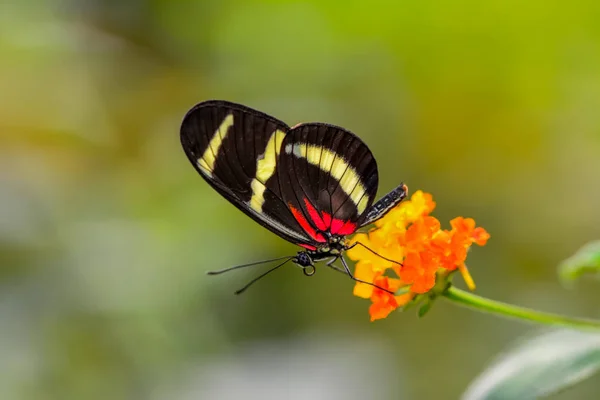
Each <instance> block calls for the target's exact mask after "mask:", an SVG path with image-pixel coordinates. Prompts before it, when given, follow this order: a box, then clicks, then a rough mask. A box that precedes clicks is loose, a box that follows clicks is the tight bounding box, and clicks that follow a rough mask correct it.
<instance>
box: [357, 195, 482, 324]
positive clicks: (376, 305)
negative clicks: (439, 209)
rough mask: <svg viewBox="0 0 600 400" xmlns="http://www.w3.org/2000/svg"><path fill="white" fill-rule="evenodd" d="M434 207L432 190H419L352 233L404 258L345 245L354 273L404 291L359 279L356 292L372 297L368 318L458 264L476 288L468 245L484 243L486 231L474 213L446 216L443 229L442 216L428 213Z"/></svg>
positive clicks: (371, 246)
mask: <svg viewBox="0 0 600 400" xmlns="http://www.w3.org/2000/svg"><path fill="white" fill-rule="evenodd" d="M434 208H435V202H434V201H433V198H432V196H431V195H430V194H428V193H424V192H422V191H417V192H415V193H414V194H413V195H412V197H411V199H410V200H407V201H404V202H402V203H400V204H399V205H398V206H397V207H395V208H394V209H392V210H391V211H390V212H389V213H387V214H386V215H385V216H384V217H383V218H381V219H380V220H378V221H376V222H375V229H373V230H371V231H370V232H369V233H367V234H364V233H359V234H357V235H355V236H354V238H353V242H360V243H362V244H364V245H365V246H366V247H368V248H369V249H371V250H373V251H374V252H375V253H377V254H379V255H380V256H383V257H385V258H387V259H389V260H395V261H398V262H400V263H401V264H402V265H400V264H398V263H395V262H392V261H388V260H385V259H384V258H382V257H380V256H378V255H375V254H373V253H372V252H371V251H369V250H368V249H366V248H365V247H363V246H355V247H353V248H352V249H350V250H349V251H348V256H349V257H350V258H351V259H353V260H356V261H357V263H356V270H355V273H354V274H355V277H356V278H357V279H360V280H362V281H365V282H370V283H373V284H375V285H377V286H379V287H381V288H384V289H386V290H389V291H392V292H397V291H398V290H400V289H403V291H404V293H402V294H399V295H396V296H394V295H391V294H390V293H388V292H386V291H384V290H381V289H378V288H376V287H374V286H372V285H368V284H365V283H359V282H357V283H356V286H355V287H354V295H355V296H358V297H363V298H370V299H371V302H372V304H371V307H370V308H369V313H370V315H371V321H373V320H376V319H380V318H385V317H387V316H388V314H389V313H390V312H392V311H393V310H395V309H396V308H398V307H400V306H402V305H405V304H407V303H408V302H410V301H411V300H412V299H413V298H414V297H415V296H416V295H418V294H424V293H427V292H428V291H430V290H431V289H432V288H433V287H434V285H435V283H436V276H438V272H447V271H453V270H456V269H459V271H460V272H461V274H462V275H463V277H464V278H465V281H466V283H467V285H468V286H469V287H470V288H471V289H474V283H473V281H472V279H471V277H470V275H469V273H468V271H467V268H466V266H465V259H466V258H467V251H468V250H469V248H470V247H471V245H472V244H473V243H476V244H478V245H479V246H483V245H485V243H486V242H487V240H488V239H489V237H490V235H489V234H488V233H487V232H486V231H485V229H483V228H480V227H475V221H474V220H473V219H472V218H463V217H457V218H454V219H453V220H452V221H450V226H451V227H452V229H450V230H446V229H441V226H440V222H439V221H438V220H437V219H436V218H434V217H432V216H430V215H429V214H430V213H431V212H432V211H433V209H434ZM388 270H392V271H394V272H395V274H396V275H397V277H398V278H392V277H389V276H387V275H385V273H386V272H387V271H388Z"/></svg>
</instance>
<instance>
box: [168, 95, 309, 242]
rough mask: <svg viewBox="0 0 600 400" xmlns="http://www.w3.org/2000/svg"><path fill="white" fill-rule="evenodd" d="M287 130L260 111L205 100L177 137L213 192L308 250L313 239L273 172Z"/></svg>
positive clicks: (185, 118) (193, 112) (184, 121)
mask: <svg viewBox="0 0 600 400" xmlns="http://www.w3.org/2000/svg"><path fill="white" fill-rule="evenodd" d="M288 131H289V127H288V126H287V125H286V124H285V123H283V122H281V121H279V120H277V119H275V118H273V117H271V116H269V115H267V114H264V113H262V112H259V111H256V110H253V109H251V108H248V107H245V106H242V105H240V104H235V103H230V102H226V101H206V102H203V103H200V104H198V105H196V106H195V107H194V108H192V109H191V110H190V111H189V112H188V113H187V114H186V116H185V117H184V119H183V122H182V124H181V132H180V134H181V144H182V146H183V149H184V151H185V153H186V155H187V156H188V159H189V160H190V162H191V163H192V165H193V166H194V168H195V169H196V170H197V171H198V173H199V174H200V175H201V176H202V177H203V178H204V180H206V181H207V182H208V183H209V184H210V185H211V186H212V187H213V188H214V189H215V190H216V191H217V192H219V193H220V194H221V195H222V196H223V197H225V198H226V199H227V200H229V201H230V202H231V203H233V204H234V205H235V206H236V207H237V208H239V209H240V210H242V211H243V212H244V213H246V215H248V216H250V217H251V218H253V219H254V220H255V221H257V222H258V223H259V224H261V225H262V226H264V227H266V228H267V229H269V230H271V231H272V232H273V233H275V234H277V235H279V236H280V237H282V238H284V239H286V240H288V241H290V242H292V243H295V244H299V245H305V247H309V248H310V247H312V246H311V243H313V242H314V240H313V239H312V238H310V237H309V236H307V234H306V233H305V231H304V230H303V229H302V227H301V226H300V224H299V222H298V220H297V219H296V218H294V215H293V213H292V211H291V210H290V208H289V207H288V205H287V203H286V202H285V200H284V196H283V194H282V190H283V185H282V183H281V182H280V181H279V178H278V174H277V173H276V171H277V169H278V168H279V165H278V158H279V155H280V152H281V146H282V144H283V141H284V140H285V137H286V136H287V134H288Z"/></svg>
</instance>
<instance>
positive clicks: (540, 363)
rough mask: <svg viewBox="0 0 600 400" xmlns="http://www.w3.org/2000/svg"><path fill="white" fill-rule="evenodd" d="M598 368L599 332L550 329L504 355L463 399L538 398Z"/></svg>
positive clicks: (588, 375)
mask: <svg viewBox="0 0 600 400" xmlns="http://www.w3.org/2000/svg"><path fill="white" fill-rule="evenodd" d="M599 368H600V333H589V332H581V331H571V330H556V331H549V332H545V333H542V334H541V335H538V336H536V337H530V338H528V339H526V340H524V341H522V342H521V343H520V344H517V345H516V346H514V347H513V348H511V349H509V350H508V351H507V352H505V353H504V354H502V355H501V356H500V357H499V358H498V359H497V360H496V361H495V362H494V363H493V364H492V365H491V366H490V367H489V368H488V369H487V370H485V371H484V372H483V373H482V374H481V375H480V376H479V377H478V378H477V379H475V381H474V382H473V383H472V384H471V385H470V386H469V388H468V389H467V391H466V392H465V394H464V395H463V397H462V399H463V400H482V399H487V400H492V399H493V400H500V399H506V400H508V399H519V400H527V399H538V398H540V397H542V396H547V395H549V394H552V393H555V392H557V391H559V390H562V389H565V388H567V387H569V386H572V385H574V384H576V383H577V382H580V381H582V380H584V379H586V378H588V377H590V376H591V375H593V374H594V373H595V372H596V371H597V370H598V369H599Z"/></svg>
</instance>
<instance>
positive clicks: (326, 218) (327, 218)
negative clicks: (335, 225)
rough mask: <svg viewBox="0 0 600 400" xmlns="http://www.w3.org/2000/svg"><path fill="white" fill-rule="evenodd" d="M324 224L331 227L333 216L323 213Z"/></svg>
mask: <svg viewBox="0 0 600 400" xmlns="http://www.w3.org/2000/svg"><path fill="white" fill-rule="evenodd" d="M323 222H324V223H325V226H328V227H331V215H330V214H327V213H326V212H325V211H323Z"/></svg>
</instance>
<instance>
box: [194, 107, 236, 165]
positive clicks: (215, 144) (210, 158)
mask: <svg viewBox="0 0 600 400" xmlns="http://www.w3.org/2000/svg"><path fill="white" fill-rule="evenodd" d="M232 126H233V114H229V115H227V116H226V117H225V119H224V120H223V122H221V125H219V128H217V130H216V131H215V133H214V134H213V137H212V138H211V139H210V142H209V143H208V147H206V150H204V154H202V157H200V158H199V159H198V162H197V165H198V167H199V168H200V170H201V171H202V172H204V174H205V175H207V176H209V177H212V173H213V171H214V169H215V162H216V161H217V159H216V157H217V155H218V154H219V149H220V148H221V146H222V145H223V141H224V140H225V137H227V132H229V128H231V127H232Z"/></svg>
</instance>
